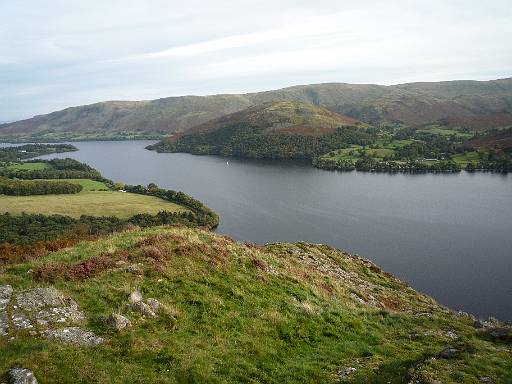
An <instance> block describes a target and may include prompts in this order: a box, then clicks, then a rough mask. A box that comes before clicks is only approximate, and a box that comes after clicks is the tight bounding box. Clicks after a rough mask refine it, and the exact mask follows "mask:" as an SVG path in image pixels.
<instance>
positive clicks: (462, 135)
mask: <svg viewBox="0 0 512 384" xmlns="http://www.w3.org/2000/svg"><path fill="white" fill-rule="evenodd" d="M417 132H421V133H432V134H436V135H442V136H453V135H455V136H456V137H457V138H459V139H470V138H472V137H473V136H474V133H471V132H462V131H459V130H457V129H451V128H447V127H444V126H439V125H432V126H428V127H425V128H423V129H419V130H418V131H417Z"/></svg>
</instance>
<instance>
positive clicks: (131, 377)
mask: <svg viewBox="0 0 512 384" xmlns="http://www.w3.org/2000/svg"><path fill="white" fill-rule="evenodd" d="M148 250H151V252H149V251H148ZM95 257H96V258H98V259H101V258H104V259H105V258H107V259H110V260H113V261H114V263H111V264H112V265H115V267H112V266H109V264H107V263H100V264H99V265H98V268H99V269H95V271H96V272H95V274H94V275H80V274H79V273H78V274H76V275H70V274H69V273H64V272H66V271H68V270H70V271H80V268H75V266H78V265H80V263H84V262H87V261H89V262H91V261H94V260H95V259H94V258H95ZM123 263H124V264H123ZM129 263H140V266H141V268H142V270H143V275H142V277H141V276H139V275H137V274H133V273H130V272H129V270H127V269H126V268H119V266H122V265H129ZM66 267H69V268H66ZM0 268H1V269H0V284H11V285H12V286H13V287H14V288H15V289H27V288H32V287H35V286H49V285H53V286H55V287H56V288H57V289H59V290H61V291H63V292H64V293H65V294H66V295H69V296H71V297H72V298H74V299H75V300H76V301H77V302H78V304H79V305H80V307H81V308H82V309H83V310H84V311H85V313H86V316H87V320H86V323H85V324H84V327H86V328H87V329H91V330H93V331H94V332H95V333H96V334H98V335H100V336H101V337H103V338H105V339H106V342H105V343H104V344H102V345H99V346H97V347H94V348H74V347H69V346H65V345H62V344H58V343H56V342H50V341H47V340H44V339H41V338H39V337H34V336H31V335H30V334H29V333H28V332H23V331H18V332H17V334H16V337H15V339H14V340H8V339H7V338H1V337H0V372H5V371H6V370H7V369H8V368H9V367H11V366H12V365H13V364H19V365H21V366H23V367H27V368H29V369H32V370H33V371H34V372H35V374H36V376H37V377H38V379H39V380H40V381H41V382H48V383H53V382H59V383H66V382H101V383H110V382H112V383H125V382H159V383H198V382H201V383H203V382H205V383H242V382H243V383H263V382H264V383H297V382H301V383H320V382H321V383H336V382H339V381H340V380H339V378H338V376H337V373H338V372H339V371H340V370H344V369H346V368H347V367H355V368H356V371H355V372H354V373H353V374H351V375H350V376H349V378H348V380H347V382H352V383H406V382H409V381H412V379H413V378H411V377H410V376H411V373H408V371H410V370H411V371H412V370H413V371H414V375H415V376H414V379H416V378H421V381H418V382H442V383H460V382H464V383H478V382H479V381H478V378H479V377H480V376H489V377H491V378H492V379H493V382H495V383H500V382H509V381H507V380H510V378H511V375H510V372H512V360H511V359H510V349H509V346H508V345H496V344H493V343H491V342H489V341H486V340H485V339H483V338H481V337H480V336H479V334H478V331H477V330H475V329H474V328H473V327H472V326H471V321H470V320H469V319H467V318H465V317H459V316H457V315H455V314H453V313H452V312H450V311H448V310H446V309H445V308H443V307H441V306H439V305H438V304H436V303H435V302H434V301H433V300H432V299H430V298H428V297H426V296H423V295H421V294H418V293H417V292H415V291H414V290H412V289H411V288H409V287H408V286H407V285H406V284H405V283H403V282H400V281H398V280H396V279H395V278H393V277H392V276H390V275H388V274H385V273H383V272H382V271H381V270H380V269H379V268H377V267H375V266H374V265H373V264H371V263H369V262H366V261H364V260H361V259H359V258H355V257H351V256H349V255H347V254H343V253H341V252H339V251H336V250H334V249H332V248H330V247H327V246H321V245H309V244H302V243H299V244H275V245H269V246H266V247H257V246H253V245H246V244H241V243H236V242H234V241H232V240H230V239H228V238H226V237H223V236H220V235H216V234H214V233H212V232H208V231H202V230H193V229H187V228H182V227H172V228H166V227H159V228H149V229H144V230H132V231H127V232H122V233H117V234H114V235H112V236H109V237H107V238H103V239H100V240H98V241H94V242H83V243H80V244H78V245H77V246H75V247H73V248H70V249H66V250H61V251H58V252H55V253H53V254H49V255H46V256H44V257H41V258H39V259H36V260H33V261H31V262H28V263H23V264H17V265H10V266H3V267H1V266H0ZM30 270H31V271H33V272H32V273H27V272H28V271H30ZM42 270H46V271H54V272H55V271H56V274H55V273H54V274H53V275H52V280H51V281H50V280H45V279H42V280H37V279H35V278H34V276H38V271H42ZM59 271H61V272H62V273H63V274H62V276H60V275H59ZM88 271H90V270H88ZM46 276H49V275H46ZM135 289H139V290H140V291H141V292H142V294H143V296H144V297H145V298H148V297H154V298H156V299H158V300H159V301H160V302H161V303H162V304H163V305H164V309H163V310H162V311H161V312H160V313H159V316H158V317H157V318H156V319H149V318H148V319H144V318H141V317H140V316H139V315H137V314H136V313H134V312H131V311H130V310H129V309H128V308H127V307H126V300H127V296H128V294H129V293H130V292H131V291H133V290H135ZM354 295H356V296H357V297H359V298H362V299H364V300H365V301H366V302H367V303H366V304H365V303H361V302H360V300H356V299H355V298H354ZM372 303H373V304H372ZM379 303H381V304H379ZM112 312H117V313H121V314H124V315H126V316H128V317H129V318H130V320H131V321H132V323H133V327H132V328H130V329H127V330H123V331H121V332H118V333H115V332H113V331H111V330H109V329H108V327H107V326H106V325H105V323H104V322H103V321H102V320H101V319H102V318H103V317H104V316H108V315H109V314H110V313H112ZM419 313H428V314H429V316H419V315H418V314H419ZM448 330H450V331H454V332H456V333H457V335H458V336H459V339H458V340H451V339H450V338H448V337H447V336H445V334H446V332H447V331H448ZM427 331H428V332H434V333H435V334H436V335H437V336H425V335H424V333H425V332H427ZM411 335H418V336H414V337H413V336H411ZM448 345H452V346H456V347H457V348H458V349H459V350H460V351H461V353H460V355H458V356H457V357H456V358H454V359H451V360H443V359H435V360H430V359H428V358H429V357H431V356H436V354H437V353H438V352H439V351H441V350H442V349H443V348H445V347H446V346H448ZM1 379H2V377H0V380H1Z"/></svg>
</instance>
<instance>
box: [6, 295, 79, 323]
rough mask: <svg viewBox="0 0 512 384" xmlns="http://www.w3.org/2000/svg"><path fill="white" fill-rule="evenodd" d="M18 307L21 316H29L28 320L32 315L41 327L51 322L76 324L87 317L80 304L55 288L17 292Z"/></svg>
mask: <svg viewBox="0 0 512 384" xmlns="http://www.w3.org/2000/svg"><path fill="white" fill-rule="evenodd" d="M16 308H17V309H18V310H19V311H20V314H19V316H20V317H25V318H27V321H28V317H31V318H33V319H34V320H35V322H36V323H37V324H38V325H39V326H41V327H46V326H48V324H50V323H73V324H76V323H79V322H81V321H83V320H84V319H85V315H84V314H83V312H82V311H80V310H79V309H78V304H77V303H76V302H75V301H74V300H72V299H70V298H67V297H65V296H64V295H63V294H62V293H61V292H59V291H57V290H56V289H54V288H35V289H31V290H28V291H25V292H21V293H19V294H17V295H16ZM22 311H24V313H25V314H28V317H27V316H25V315H24V314H23V312H22ZM13 322H14V318H13ZM19 328H23V327H19Z"/></svg>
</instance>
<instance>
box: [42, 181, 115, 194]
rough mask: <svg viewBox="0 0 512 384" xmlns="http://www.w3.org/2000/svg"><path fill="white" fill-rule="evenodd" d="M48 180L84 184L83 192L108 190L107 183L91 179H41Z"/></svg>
mask: <svg viewBox="0 0 512 384" xmlns="http://www.w3.org/2000/svg"><path fill="white" fill-rule="evenodd" d="M40 180H46V181H67V182H68V183H73V184H80V185H81V186H82V188H83V189H82V192H86V191H104V190H108V187H107V186H106V185H105V183H102V182H101V181H96V180H90V179H40Z"/></svg>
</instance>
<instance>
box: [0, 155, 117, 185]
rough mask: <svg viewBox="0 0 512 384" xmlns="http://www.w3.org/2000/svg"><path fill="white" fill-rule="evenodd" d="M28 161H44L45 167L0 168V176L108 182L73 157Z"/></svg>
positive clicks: (25, 178)
mask: <svg viewBox="0 0 512 384" xmlns="http://www.w3.org/2000/svg"><path fill="white" fill-rule="evenodd" d="M28 162H29V163H30V162H37V163H46V164H48V168H45V169H15V168H14V169H13V168H7V167H3V168H0V176H3V177H8V178H10V179H13V178H16V179H24V180H30V179H91V180H97V181H102V182H110V180H108V179H105V178H104V177H103V176H102V175H101V173H99V172H98V171H97V170H95V169H94V168H92V167H90V166H89V165H87V164H84V163H81V162H79V161H77V160H74V159H69V158H67V159H52V160H31V161H28Z"/></svg>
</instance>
